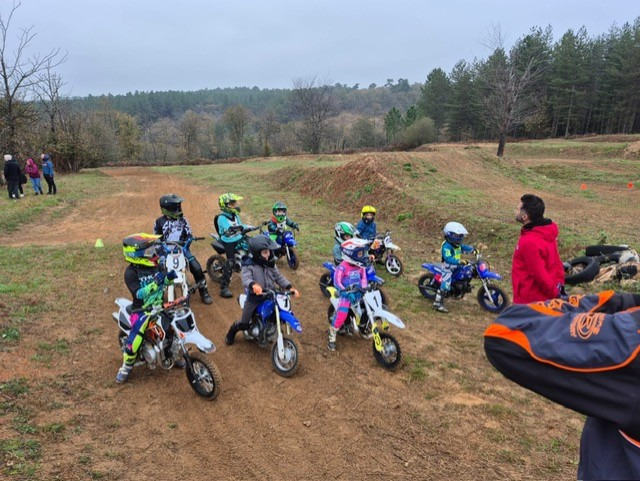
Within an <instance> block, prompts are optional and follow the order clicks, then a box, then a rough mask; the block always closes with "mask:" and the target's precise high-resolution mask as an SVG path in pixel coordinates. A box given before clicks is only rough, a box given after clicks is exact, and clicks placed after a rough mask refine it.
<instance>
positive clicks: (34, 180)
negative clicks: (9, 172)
mask: <svg viewBox="0 0 640 481" xmlns="http://www.w3.org/2000/svg"><path fill="white" fill-rule="evenodd" d="M24 170H25V172H26V173H27V174H28V175H29V178H30V179H31V186H32V187H33V191H34V192H35V193H36V195H40V194H43V192H42V183H41V182H40V171H39V170H38V166H37V165H36V163H35V162H34V161H33V159H32V158H31V157H29V158H28V159H27V165H26V167H25V168H24Z"/></svg>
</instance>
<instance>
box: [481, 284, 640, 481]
mask: <svg viewBox="0 0 640 481" xmlns="http://www.w3.org/2000/svg"><path fill="white" fill-rule="evenodd" d="M638 306H640V296H638V295H631V294H615V293H614V292H613V291H607V292H601V293H600V294H594V295H587V296H572V297H570V298H569V299H568V300H566V301H564V300H560V299H552V300H549V301H545V302H537V303H531V304H527V305H524V304H514V305H512V306H510V307H508V308H507V309H505V310H504V311H503V312H502V313H501V314H500V316H499V317H498V318H497V319H496V321H495V322H494V323H493V324H492V325H491V326H489V328H488V329H487V330H486V332H485V334H484V336H485V352H486V354H487V358H488V359H489V361H490V362H491V364H493V366H494V367H495V368H496V369H497V370H498V371H500V372H501V373H502V374H503V375H504V376H506V377H507V378H508V379H510V380H512V381H514V382H516V383H518V384H520V385H521V386H523V387H525V388H527V389H530V390H532V391H534V392H536V393H538V394H540V395H542V396H544V397H546V398H547V399H550V400H552V401H555V402H557V403H559V404H562V405H563V406H566V407H567V408H569V409H573V410H574V411H577V412H579V413H582V414H585V415H586V416H588V419H587V422H586V424H585V427H584V430H583V432H582V439H581V445H580V465H579V467H578V478H579V479H582V480H585V481H587V480H614V479H615V480H630V479H634V480H640V359H639V358H638V353H639V352H640V307H638Z"/></svg>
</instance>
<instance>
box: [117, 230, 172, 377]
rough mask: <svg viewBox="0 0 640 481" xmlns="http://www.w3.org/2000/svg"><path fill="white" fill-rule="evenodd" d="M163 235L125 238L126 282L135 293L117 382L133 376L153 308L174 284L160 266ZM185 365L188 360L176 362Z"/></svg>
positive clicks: (137, 235) (140, 235)
mask: <svg viewBox="0 0 640 481" xmlns="http://www.w3.org/2000/svg"><path fill="white" fill-rule="evenodd" d="M158 239H160V236H158V235H151V234H133V235H130V236H127V237H125V238H124V240H123V241H122V245H123V248H122V252H123V253H124V258H125V259H126V260H127V262H129V265H128V266H127V268H126V269H125V271H124V282H125V284H126V285H127V288H128V289H129V292H131V296H132V297H133V305H132V306H131V317H130V322H131V332H130V334H129V337H128V338H127V341H126V345H125V348H124V352H123V353H122V367H121V368H120V370H119V371H118V374H117V375H116V382H117V383H123V382H126V381H127V379H129V373H131V369H133V364H134V363H135V360H136V357H137V353H138V349H139V348H140V345H141V344H142V340H143V338H144V332H145V330H146V329H147V325H148V323H149V315H148V312H149V309H150V308H151V307H153V306H155V305H158V304H162V301H163V299H164V287H165V286H166V285H170V284H171V279H170V277H172V276H175V272H173V271H171V273H170V274H169V275H168V276H166V275H165V274H164V273H163V272H162V271H161V270H160V268H159V267H160V264H161V262H160V261H161V257H160V254H161V252H160V245H159V243H158ZM176 365H177V366H178V367H184V361H180V363H176Z"/></svg>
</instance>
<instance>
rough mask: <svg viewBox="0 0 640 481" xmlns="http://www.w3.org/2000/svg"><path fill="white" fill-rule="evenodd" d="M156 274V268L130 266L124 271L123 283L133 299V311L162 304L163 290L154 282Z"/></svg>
mask: <svg viewBox="0 0 640 481" xmlns="http://www.w3.org/2000/svg"><path fill="white" fill-rule="evenodd" d="M157 272H158V269H157V267H138V266H134V265H132V264H129V266H127V268H126V269H125V271H124V282H125V284H126V285H127V288H128V289H129V292H131V296H132V297H133V306H132V309H133V310H137V309H142V308H144V307H147V306H149V305H153V304H155V303H156V302H162V294H163V290H162V289H161V288H159V286H158V284H156V282H155V280H154V276H155V275H156V274H157ZM158 293H160V294H159V295H158ZM158 297H159V301H158V299H157V298H158Z"/></svg>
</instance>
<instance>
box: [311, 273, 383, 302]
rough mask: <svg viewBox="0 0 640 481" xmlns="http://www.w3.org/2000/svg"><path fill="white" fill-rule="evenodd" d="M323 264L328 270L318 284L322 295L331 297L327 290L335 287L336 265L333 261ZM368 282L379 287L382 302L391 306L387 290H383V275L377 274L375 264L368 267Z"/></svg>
mask: <svg viewBox="0 0 640 481" xmlns="http://www.w3.org/2000/svg"><path fill="white" fill-rule="evenodd" d="M322 266H323V267H324V268H325V269H327V272H325V273H324V274H322V275H321V276H320V281H319V282H318V284H319V285H320V291H321V292H322V295H323V296H325V297H331V293H330V292H329V291H328V290H327V288H328V287H333V276H334V275H335V273H336V267H337V266H336V265H335V264H334V263H333V262H323V263H322ZM367 283H368V284H369V285H370V286H375V287H377V288H378V291H379V292H380V296H381V297H382V304H384V305H385V306H387V307H388V306H389V298H388V296H387V294H386V292H385V291H383V290H382V284H384V279H383V278H382V277H378V276H377V274H376V269H375V267H373V265H370V266H369V267H367Z"/></svg>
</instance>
